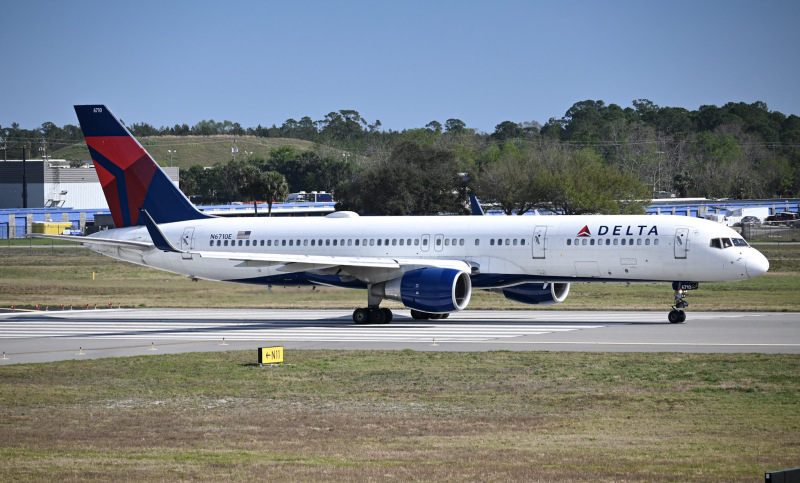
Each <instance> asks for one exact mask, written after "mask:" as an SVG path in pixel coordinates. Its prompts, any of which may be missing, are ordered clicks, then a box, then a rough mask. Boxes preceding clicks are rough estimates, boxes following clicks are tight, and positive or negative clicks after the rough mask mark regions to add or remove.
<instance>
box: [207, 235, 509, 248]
mask: <svg viewBox="0 0 800 483" xmlns="http://www.w3.org/2000/svg"><path fill="white" fill-rule="evenodd" d="M435 243H436V246H437V247H440V246H442V245H444V246H462V247H463V246H464V245H465V240H464V238H438V237H437V238H436V241H435ZM480 244H481V240H480V238H476V239H475V246H479V245H480ZM376 245H377V246H379V247H380V246H390V245H391V246H401V247H402V246H420V245H422V246H423V247H427V246H428V238H422V239H420V238H391V239H389V238H364V239H363V240H360V239H353V238H348V239H343V238H342V239H331V238H325V239H317V238H311V239H308V238H305V239H289V240H211V241H210V243H209V246H212V247H213V246H218V247H220V246H222V247H227V246H232V247H235V246H240V247H242V246H244V247H249V246H254V247H256V246H262V247H264V246H266V247H273V246H275V247H286V246H289V247H295V246H297V247H299V246H312V247H321V246H326V247H329V246H334V247H336V246H342V247H343V246H376ZM489 245H491V246H495V245H497V246H503V245H505V246H517V245H519V246H524V245H525V239H524V238H505V239H504V238H490V239H489Z"/></svg>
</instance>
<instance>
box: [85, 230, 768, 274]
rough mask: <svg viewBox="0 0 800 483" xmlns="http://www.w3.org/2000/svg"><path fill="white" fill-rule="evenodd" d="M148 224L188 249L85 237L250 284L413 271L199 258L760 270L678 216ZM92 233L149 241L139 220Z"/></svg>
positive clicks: (116, 253) (140, 258) (125, 254)
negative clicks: (268, 256) (325, 258)
mask: <svg viewBox="0 0 800 483" xmlns="http://www.w3.org/2000/svg"><path fill="white" fill-rule="evenodd" d="M159 228H160V229H161V230H162V231H163V233H164V235H165V236H166V238H167V239H168V240H169V241H170V242H171V243H172V244H173V245H174V246H175V247H177V248H179V249H180V250H182V251H185V252H188V253H170V252H163V251H161V250H158V249H156V248H153V249H150V250H145V251H142V250H135V249H128V248H124V247H110V246H100V245H90V246H91V248H92V249H94V250H96V251H98V252H101V253H103V254H105V255H109V256H111V257H114V258H119V259H122V260H126V261H129V262H134V263H139V264H143V265H147V266H151V267H154V268H158V269H162V270H168V271H171V272H175V273H180V274H184V275H187V276H191V277H196V278H203V279H209V280H223V281H234V282H242V283H257V284H281V283H285V284H295V283H297V284H301V283H322V284H330V285H339V286H359V285H361V286H367V285H369V284H373V283H378V282H383V281H386V280H391V279H394V278H397V277H398V276H401V275H402V274H403V273H404V272H405V271H408V270H409V269H413V263H411V264H410V265H409V263H405V264H401V267H400V268H353V269H351V270H349V271H348V273H346V274H342V273H341V270H337V269H336V267H330V266H325V265H313V264H312V265H304V264H296V265H295V268H292V267H291V266H287V264H285V263H274V262H273V263H267V262H263V263H252V262H242V261H238V260H235V259H224V258H223V259H217V258H213V257H211V256H210V255H213V254H214V253H227V254H231V253H233V254H234V255H235V254H236V253H242V254H276V255H290V256H301V255H306V256H331V257H368V258H381V259H390V260H404V261H406V262H408V261H412V262H413V261H414V260H442V261H460V262H466V263H467V264H469V266H470V267H471V277H472V284H473V287H474V288H477V289H484V288H498V287H504V286H510V285H515V284H519V283H524V282H529V281H542V282H557V281H563V282H591V281H618V282H637V281H656V282H678V281H685V282H690V281H691V282H729V281H737V280H745V279H748V278H752V277H756V276H758V275H761V274H763V273H764V272H766V270H767V269H768V267H769V264H768V262H767V260H766V258H765V257H764V256H763V255H762V254H761V253H760V252H758V251H757V250H755V249H754V248H752V247H750V246H748V245H747V244H746V243H745V242H744V240H742V239H741V236H740V235H739V234H738V233H736V232H735V231H733V230H732V229H730V228H727V227H725V226H721V225H719V224H717V223H713V222H709V221H706V220H701V219H695V218H688V217H681V216H645V215H628V216H626V215H614V216H599V215H597V216H588V215H584V216H524V217H521V216H418V217H415V216H409V217H359V216H351V217H347V216H341V217H320V218H317V217H313V218H225V219H223V218H212V219H204V220H192V221H185V222H177V223H167V224H162V225H159ZM99 236H102V237H103V238H115V239H120V240H132V241H144V242H147V241H150V236H149V234H148V231H147V229H146V228H145V227H131V228H120V229H116V230H110V231H106V232H103V233H102V234H100V235H99ZM713 240H722V241H721V242H718V243H715V242H714V241H713ZM725 240H727V242H726V241H725ZM731 240H735V242H734V243H732V242H731ZM204 255H207V256H204ZM232 258H235V257H232Z"/></svg>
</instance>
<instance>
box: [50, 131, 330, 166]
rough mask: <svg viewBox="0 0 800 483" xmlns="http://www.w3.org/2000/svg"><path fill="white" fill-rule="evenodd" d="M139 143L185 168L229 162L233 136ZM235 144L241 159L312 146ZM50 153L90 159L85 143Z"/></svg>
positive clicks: (165, 162) (250, 139) (269, 141)
mask: <svg viewBox="0 0 800 483" xmlns="http://www.w3.org/2000/svg"><path fill="white" fill-rule="evenodd" d="M139 142H140V143H141V144H142V146H144V148H145V149H146V150H147V152H148V153H150V155H151V156H153V159H155V160H156V161H157V162H158V163H159V164H160V165H161V166H178V167H180V168H181V169H188V168H189V167H191V166H194V165H195V164H199V165H201V166H213V165H214V163H227V162H228V161H230V160H231V147H232V146H233V136H221V135H218V136H154V137H143V138H139ZM236 146H237V147H238V148H239V153H240V156H241V159H244V157H245V154H244V153H245V152H254V153H256V154H259V155H261V156H263V157H264V158H269V153H270V151H271V150H273V149H275V148H279V147H282V146H294V148H295V149H296V150H297V151H298V152H301V151H308V150H313V149H314V146H315V145H314V143H312V142H310V141H304V140H302V139H290V138H260V137H256V136H236ZM170 150H172V151H177V152H176V153H174V154H173V155H172V158H170V153H169V151H170ZM51 154H52V157H53V158H54V159H66V160H68V161H73V160H76V161H88V160H90V159H91V157H90V156H89V149H88V148H87V147H86V144H85V143H76V144H74V145H72V146H68V147H66V148H63V149H59V150H57V151H55V152H53V153H51ZM170 159H171V160H170Z"/></svg>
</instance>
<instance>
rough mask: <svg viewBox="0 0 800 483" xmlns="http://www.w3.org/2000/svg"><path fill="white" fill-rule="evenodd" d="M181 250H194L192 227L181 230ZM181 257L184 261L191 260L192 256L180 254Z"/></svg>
mask: <svg viewBox="0 0 800 483" xmlns="http://www.w3.org/2000/svg"><path fill="white" fill-rule="evenodd" d="M181 250H183V251H189V250H194V227H189V228H185V229H184V230H183V236H181ZM181 257H182V258H184V259H185V260H191V259H192V254H191V253H181Z"/></svg>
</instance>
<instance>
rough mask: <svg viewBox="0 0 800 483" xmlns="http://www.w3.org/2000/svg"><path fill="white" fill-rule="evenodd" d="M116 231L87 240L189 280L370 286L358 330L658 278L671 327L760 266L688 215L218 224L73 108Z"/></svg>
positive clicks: (140, 153)
mask: <svg viewBox="0 0 800 483" xmlns="http://www.w3.org/2000/svg"><path fill="white" fill-rule="evenodd" d="M75 112H76V113H77V115H78V120H79V121H80V125H81V128H82V129H83V133H84V136H85V137H86V144H87V145H88V147H89V151H90V153H91V156H92V160H93V161H94V164H95V167H96V170H97V175H98V177H99V179H100V182H101V184H102V186H103V190H104V192H105V196H106V199H107V200H108V205H109V208H110V209H111V214H112V216H113V218H114V223H115V224H116V227H117V228H115V229H113V230H108V231H104V232H100V233H96V234H93V235H91V236H88V237H62V238H71V239H73V240H76V241H79V242H81V243H84V244H85V245H87V246H88V247H89V248H91V249H93V250H95V251H97V252H99V253H102V254H104V255H108V256H110V257H113V258H118V259H120V260H125V261H128V262H133V263H138V264H141V265H146V266H148V267H153V268H158V269H161V270H167V271H170V272H175V273H179V274H183V275H186V276H188V277H192V278H198V279H207V280H220V281H226V282H238V283H247V284H260V285H303V284H308V285H328V286H335V287H347V288H361V289H366V293H367V307H365V308H358V309H356V310H355V311H354V312H353V320H354V321H355V322H356V323H357V324H361V323H388V322H390V321H391V320H392V312H391V311H390V310H389V309H386V308H380V303H381V302H382V301H383V300H384V299H388V300H396V301H399V302H401V303H402V304H403V305H404V306H406V307H408V308H410V309H411V315H412V316H413V317H414V318H417V319H431V318H444V317H447V316H448V315H449V314H450V313H451V312H456V311H459V310H463V309H465V308H466V307H467V305H468V304H469V301H470V296H471V294H472V290H473V289H477V290H489V291H492V292H497V293H499V294H502V295H504V296H505V297H507V298H509V299H511V300H514V301H517V302H521V303H524V304H534V305H547V304H556V303H559V302H563V301H564V300H565V299H566V298H567V295H568V294H569V288H570V283H573V282H666V283H671V284H672V288H673V290H674V294H675V302H674V305H673V307H672V310H671V311H670V312H669V317H668V318H669V321H670V322H672V323H680V322H683V321H684V320H685V319H686V315H685V313H684V311H683V309H684V308H685V307H687V306H688V302H687V301H686V300H685V297H686V292H687V291H688V290H692V289H695V288H697V286H698V283H702V282H732V281H737V280H747V279H750V278H753V277H757V276H759V275H762V274H763V273H765V272H766V271H767V269H768V268H769V262H768V261H767V259H766V258H765V257H764V256H763V255H762V254H761V253H760V252H758V251H757V250H756V249H754V248H752V247H750V246H749V245H748V244H747V242H746V241H745V240H744V239H743V238H742V237H741V236H740V235H739V234H738V233H736V232H735V231H733V230H731V229H730V228H728V227H725V226H721V225H719V224H717V223H713V222H710V221H706V220H701V219H694V218H689V217H682V216H646V215H643V216H636V215H614V216H595V215H591V216H590V215H585V216H541V217H540V216H525V217H522V216H414V217H378V216H375V217H373V216H368V217H360V216H358V215H357V214H356V213H352V212H336V213H332V214H330V215H328V216H326V217H324V218H216V217H211V216H209V215H206V214H204V213H201V212H200V211H198V210H197V209H196V208H195V207H194V206H193V205H192V204H191V203H190V202H189V200H188V199H187V198H186V196H184V194H183V193H182V192H181V191H180V190H179V189H178V188H177V187H176V186H175V185H174V184H173V183H172V182H171V181H170V180H169V178H168V177H167V176H166V175H165V174H164V172H163V171H162V170H161V168H159V167H158V165H157V164H156V163H155V161H154V160H153V158H152V157H151V156H150V155H149V154H148V153H147V152H146V151H145V150H144V148H143V147H142V146H141V145H140V144H139V143H138V142H137V141H136V139H134V137H133V136H132V135H131V133H130V132H129V131H128V130H127V129H126V128H125V126H123V125H122V123H120V122H119V120H118V119H117V118H116V117H115V116H114V115H113V114H112V113H111V111H109V110H108V108H106V107H105V106H102V105H91V106H75Z"/></svg>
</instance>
